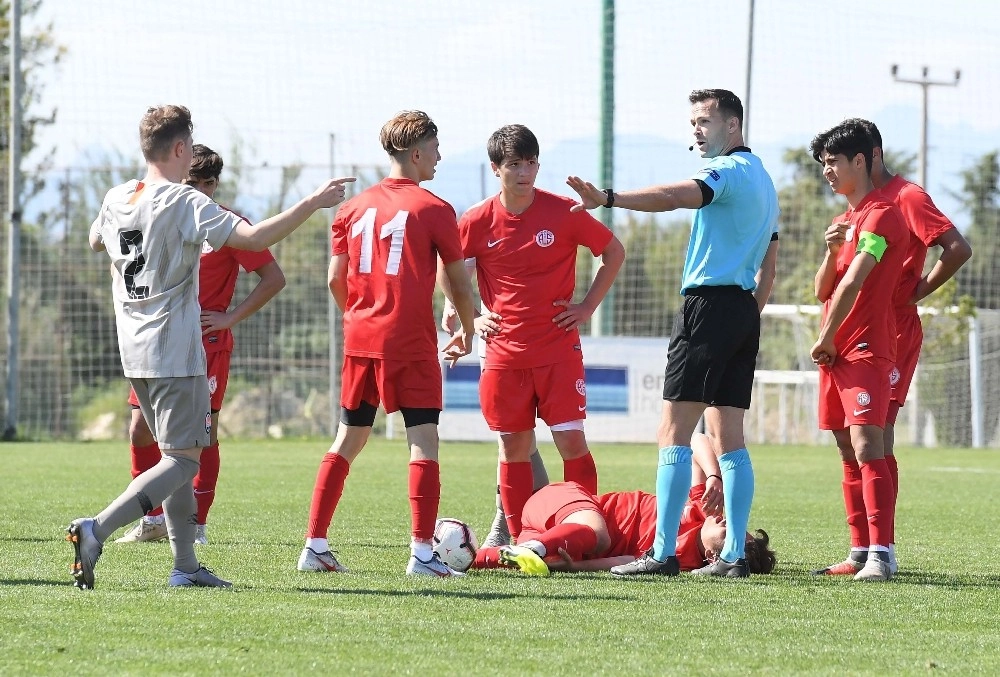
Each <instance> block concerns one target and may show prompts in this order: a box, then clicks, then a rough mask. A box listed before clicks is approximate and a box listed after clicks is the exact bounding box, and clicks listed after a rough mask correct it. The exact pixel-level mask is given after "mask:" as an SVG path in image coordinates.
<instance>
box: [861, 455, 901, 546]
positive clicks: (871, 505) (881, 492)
mask: <svg viewBox="0 0 1000 677" xmlns="http://www.w3.org/2000/svg"><path fill="white" fill-rule="evenodd" d="M861 481H862V486H861V491H862V494H863V495H864V498H865V510H866V513H867V517H868V542H869V545H883V546H886V547H888V545H889V544H890V543H892V518H893V509H894V504H895V499H894V496H893V486H892V477H891V476H890V474H889V466H888V464H887V463H886V462H885V459H884V458H877V459H875V460H873V461H869V462H868V463H862V464H861Z"/></svg>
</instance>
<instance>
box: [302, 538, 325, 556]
mask: <svg viewBox="0 0 1000 677" xmlns="http://www.w3.org/2000/svg"><path fill="white" fill-rule="evenodd" d="M306 547H307V548H309V549H310V550H312V551H313V552H315V553H321V552H330V543H329V542H328V541H327V540H326V539H325V538H307V539H306Z"/></svg>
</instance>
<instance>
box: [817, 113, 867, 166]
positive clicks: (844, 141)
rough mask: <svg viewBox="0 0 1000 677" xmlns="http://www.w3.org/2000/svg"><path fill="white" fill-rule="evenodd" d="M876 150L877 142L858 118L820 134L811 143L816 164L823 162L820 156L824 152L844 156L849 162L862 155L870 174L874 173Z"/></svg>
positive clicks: (845, 121)
mask: <svg viewBox="0 0 1000 677" xmlns="http://www.w3.org/2000/svg"><path fill="white" fill-rule="evenodd" d="M874 148H875V142H874V141H873V140H872V136H871V134H869V133H868V130H867V129H866V128H865V126H864V125H863V124H861V122H860V121H859V120H858V118H852V119H850V120H844V121H843V122H841V123H840V124H838V125H835V126H833V127H831V128H830V129H828V130H826V131H825V132H820V133H819V134H817V135H816V136H815V137H813V140H812V141H811V142H810V143H809V152H810V153H812V156H813V159H815V160H816V162H822V160H821V159H820V156H821V155H822V154H823V152H824V151H825V152H827V153H829V154H830V155H843V156H844V157H846V158H847V159H848V160H853V159H854V158H855V157H857V155H858V154H859V153H860V154H861V155H862V156H864V158H865V169H867V170H868V173H869V174H871V171H872V151H873V150H874Z"/></svg>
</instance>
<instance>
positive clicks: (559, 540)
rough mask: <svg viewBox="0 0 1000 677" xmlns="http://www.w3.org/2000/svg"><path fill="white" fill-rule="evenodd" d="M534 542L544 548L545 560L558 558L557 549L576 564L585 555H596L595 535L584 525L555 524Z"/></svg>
mask: <svg viewBox="0 0 1000 677" xmlns="http://www.w3.org/2000/svg"><path fill="white" fill-rule="evenodd" d="M534 540H536V541H538V542H539V543H541V544H542V545H544V546H545V558H546V559H548V558H550V557H551V558H555V557H559V548H562V549H563V550H565V551H566V554H568V555H569V556H570V557H571V558H573V560H574V561H577V562H579V561H580V560H582V559H583V558H584V556H585V555H591V556H593V555H595V554H597V553H595V552H594V548H596V547H597V534H596V533H595V532H594V530H593V529H592V528H591V527H588V526H586V525H584V524H567V523H563V524H557V525H555V526H554V527H552V528H551V529H549V530H548V531H546V532H545V533H544V534H542V535H541V536H539V537H537V538H535V539H534Z"/></svg>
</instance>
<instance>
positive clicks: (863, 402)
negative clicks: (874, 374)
mask: <svg viewBox="0 0 1000 677" xmlns="http://www.w3.org/2000/svg"><path fill="white" fill-rule="evenodd" d="M871 403H872V396H871V395H869V394H868V393H867V392H866V391H864V390H862V391H861V392H860V393H858V406H859V407H867V406H868V405H869V404H871Z"/></svg>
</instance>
